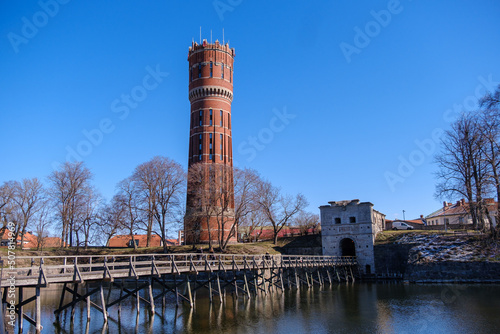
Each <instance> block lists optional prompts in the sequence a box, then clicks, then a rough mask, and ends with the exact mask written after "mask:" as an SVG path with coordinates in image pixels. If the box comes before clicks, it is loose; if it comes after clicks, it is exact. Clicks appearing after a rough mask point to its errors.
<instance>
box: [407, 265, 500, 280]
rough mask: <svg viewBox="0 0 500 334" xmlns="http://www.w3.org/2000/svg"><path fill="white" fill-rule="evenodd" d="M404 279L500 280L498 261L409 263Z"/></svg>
mask: <svg viewBox="0 0 500 334" xmlns="http://www.w3.org/2000/svg"><path fill="white" fill-rule="evenodd" d="M404 279H405V280H407V281H409V282H417V283H418V282H500V263H498V262H457V261H448V262H432V263H426V264H409V265H408V266H407V267H406V272H405V275H404Z"/></svg>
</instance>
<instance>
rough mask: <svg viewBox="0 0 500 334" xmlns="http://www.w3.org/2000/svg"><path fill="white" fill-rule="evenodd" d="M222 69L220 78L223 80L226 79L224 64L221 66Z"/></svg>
mask: <svg viewBox="0 0 500 334" xmlns="http://www.w3.org/2000/svg"><path fill="white" fill-rule="evenodd" d="M220 67H221V70H220V73H221V74H220V77H221V78H222V79H224V63H221V64H220Z"/></svg>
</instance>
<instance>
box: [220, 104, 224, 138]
mask: <svg viewBox="0 0 500 334" xmlns="http://www.w3.org/2000/svg"><path fill="white" fill-rule="evenodd" d="M223 119H224V116H223V115H222V110H221V111H220V126H223V124H224V123H223ZM221 136H222V135H221Z"/></svg>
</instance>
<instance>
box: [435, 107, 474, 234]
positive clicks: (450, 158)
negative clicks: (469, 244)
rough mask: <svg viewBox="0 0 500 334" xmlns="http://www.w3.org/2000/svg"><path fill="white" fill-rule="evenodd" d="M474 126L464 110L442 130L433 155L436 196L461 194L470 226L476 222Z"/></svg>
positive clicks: (458, 195) (457, 195) (459, 195)
mask: <svg viewBox="0 0 500 334" xmlns="http://www.w3.org/2000/svg"><path fill="white" fill-rule="evenodd" d="M476 132H477V131H476V127H475V122H474V121H473V119H472V118H471V117H470V115H468V114H463V115H461V117H460V118H459V119H458V120H457V121H456V122H455V123H454V124H452V127H451V130H448V131H446V132H445V134H444V135H443V137H442V140H441V147H442V149H441V152H440V153H439V154H438V155H437V156H436V157H435V162H436V164H437V165H438V171H437V173H436V176H437V178H438V184H437V186H436V197H439V198H443V197H445V196H446V197H451V198H454V197H455V198H456V197H461V196H462V197H465V198H467V200H468V202H469V209H470V214H471V216H472V220H473V224H474V228H477V226H478V217H477V207H476V204H475V203H476V202H475V201H476V198H475V196H474V163H475V159H476V158H475V155H476V151H475V150H476V148H477V144H476Z"/></svg>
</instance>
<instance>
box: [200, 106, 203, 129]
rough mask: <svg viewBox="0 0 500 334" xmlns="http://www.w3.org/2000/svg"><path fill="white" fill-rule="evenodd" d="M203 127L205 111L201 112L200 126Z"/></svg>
mask: <svg viewBox="0 0 500 334" xmlns="http://www.w3.org/2000/svg"><path fill="white" fill-rule="evenodd" d="M202 125H203V110H200V126H202Z"/></svg>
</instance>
